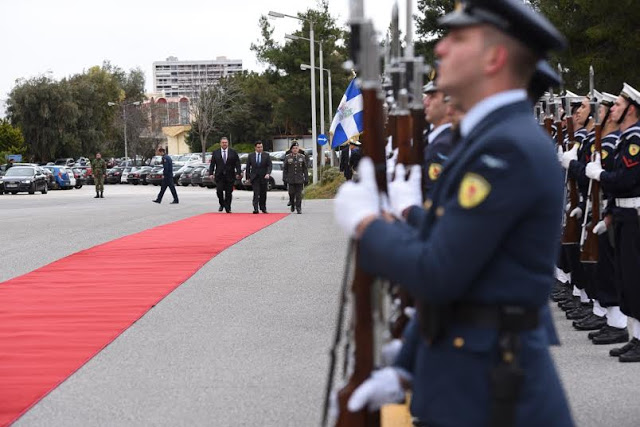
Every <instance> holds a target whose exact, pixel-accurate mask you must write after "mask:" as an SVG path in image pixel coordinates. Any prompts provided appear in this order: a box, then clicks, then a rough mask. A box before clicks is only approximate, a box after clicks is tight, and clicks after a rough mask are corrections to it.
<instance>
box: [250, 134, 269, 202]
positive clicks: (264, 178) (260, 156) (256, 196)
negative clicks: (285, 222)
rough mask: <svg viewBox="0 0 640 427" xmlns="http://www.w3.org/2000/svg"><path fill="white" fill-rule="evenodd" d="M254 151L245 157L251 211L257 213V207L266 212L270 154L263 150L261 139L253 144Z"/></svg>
mask: <svg viewBox="0 0 640 427" xmlns="http://www.w3.org/2000/svg"><path fill="white" fill-rule="evenodd" d="M254 146H255V152H253V153H250V154H249V157H247V169H246V172H247V180H249V181H250V182H251V188H252V189H253V213H254V214H257V213H258V207H259V208H260V210H261V211H262V212H263V213H267V185H268V184H269V179H270V178H271V167H272V165H271V156H269V153H265V152H264V151H263V146H262V141H257V142H256V143H255V144H254Z"/></svg>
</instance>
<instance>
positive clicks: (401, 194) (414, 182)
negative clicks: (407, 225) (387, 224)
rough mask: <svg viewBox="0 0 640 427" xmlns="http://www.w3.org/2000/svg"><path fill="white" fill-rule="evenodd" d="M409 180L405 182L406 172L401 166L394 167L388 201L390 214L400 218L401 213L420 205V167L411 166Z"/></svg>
mask: <svg viewBox="0 0 640 427" xmlns="http://www.w3.org/2000/svg"><path fill="white" fill-rule="evenodd" d="M409 171H410V174H409V179H407V180H405V176H407V170H406V169H405V167H404V165H403V164H399V165H398V166H396V176H395V179H394V180H393V181H391V182H390V183H389V188H388V191H389V201H390V202H391V213H392V214H394V215H395V216H396V217H398V218H402V212H404V210H405V209H407V208H408V207H411V206H420V204H421V203H422V168H421V167H420V165H414V166H411V168H410V169H409Z"/></svg>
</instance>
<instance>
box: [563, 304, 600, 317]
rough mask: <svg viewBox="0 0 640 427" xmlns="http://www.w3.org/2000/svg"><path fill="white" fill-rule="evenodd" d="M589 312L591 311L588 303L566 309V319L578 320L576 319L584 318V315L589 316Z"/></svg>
mask: <svg viewBox="0 0 640 427" xmlns="http://www.w3.org/2000/svg"><path fill="white" fill-rule="evenodd" d="M591 313H593V311H592V309H591V307H589V306H588V305H581V306H580V307H578V308H576V309H575V310H571V311H567V313H566V316H567V319H569V320H578V319H584V318H585V317H587V316H589V315H590V314H591Z"/></svg>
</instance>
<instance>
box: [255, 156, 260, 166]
mask: <svg viewBox="0 0 640 427" xmlns="http://www.w3.org/2000/svg"><path fill="white" fill-rule="evenodd" d="M256 164H258V165H259V164H260V154H258V162H257V163H256Z"/></svg>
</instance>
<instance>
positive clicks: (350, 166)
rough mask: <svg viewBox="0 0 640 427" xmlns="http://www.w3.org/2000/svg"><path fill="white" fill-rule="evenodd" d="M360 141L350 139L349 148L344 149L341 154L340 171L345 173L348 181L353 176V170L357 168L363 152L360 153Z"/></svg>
mask: <svg viewBox="0 0 640 427" xmlns="http://www.w3.org/2000/svg"><path fill="white" fill-rule="evenodd" d="M360 145H361V144H360V141H355V140H351V141H349V148H348V149H346V150H345V149H343V151H342V152H341V154H340V171H341V172H343V173H344V177H345V178H346V180H347V181H349V180H350V179H352V178H353V172H354V171H355V170H357V168H358V164H359V163H360V158H361V157H362V154H361V153H360V148H359V147H360Z"/></svg>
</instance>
